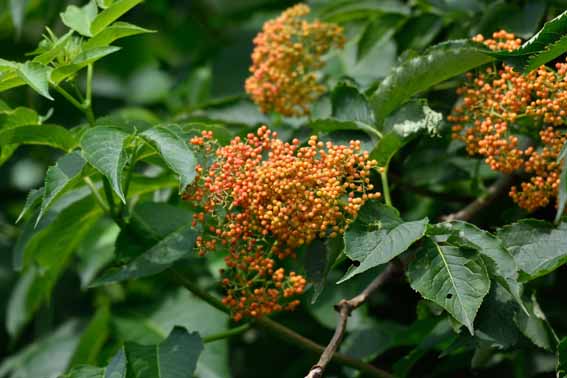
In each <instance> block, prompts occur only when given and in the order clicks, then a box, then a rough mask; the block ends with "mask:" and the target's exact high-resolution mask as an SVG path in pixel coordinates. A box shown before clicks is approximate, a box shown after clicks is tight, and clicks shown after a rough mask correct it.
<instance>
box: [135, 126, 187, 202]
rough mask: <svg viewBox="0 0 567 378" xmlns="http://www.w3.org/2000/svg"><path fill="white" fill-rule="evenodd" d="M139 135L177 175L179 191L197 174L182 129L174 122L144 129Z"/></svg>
mask: <svg viewBox="0 0 567 378" xmlns="http://www.w3.org/2000/svg"><path fill="white" fill-rule="evenodd" d="M141 136H142V137H143V138H145V139H146V140H147V141H148V142H150V143H151V144H152V145H153V146H154V147H155V148H156V149H157V150H158V152H159V153H160V155H161V157H162V158H163V160H164V161H165V162H166V164H167V165H168V167H169V168H171V170H173V172H175V173H176V174H177V175H179V181H180V187H179V191H180V192H181V191H183V190H185V188H186V187H187V186H188V185H190V184H191V183H192V182H193V180H194V179H195V177H196V175H197V172H196V170H195V168H196V166H197V159H196V158H195V154H194V153H193V151H192V150H191V149H190V148H189V143H188V141H187V138H186V136H185V135H184V132H183V129H182V128H181V127H180V126H178V125H175V124H171V125H163V126H156V127H153V128H151V129H149V130H146V131H144V132H143V133H142V134H141Z"/></svg>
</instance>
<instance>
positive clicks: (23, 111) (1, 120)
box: [0, 106, 41, 129]
mask: <svg viewBox="0 0 567 378" xmlns="http://www.w3.org/2000/svg"><path fill="white" fill-rule="evenodd" d="M39 124H41V119H40V117H39V115H38V114H37V113H36V112H35V110H33V109H30V108H25V107H23V106H19V107H17V108H15V109H9V108H8V109H5V110H1V111H0V129H4V128H11V127H18V126H26V125H39Z"/></svg>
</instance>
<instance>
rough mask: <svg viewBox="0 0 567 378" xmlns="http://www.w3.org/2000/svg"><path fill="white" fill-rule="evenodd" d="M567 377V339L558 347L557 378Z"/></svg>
mask: <svg viewBox="0 0 567 378" xmlns="http://www.w3.org/2000/svg"><path fill="white" fill-rule="evenodd" d="M565 377H567V337H565V338H563V340H561V342H560V343H559V345H558V346H557V378H565Z"/></svg>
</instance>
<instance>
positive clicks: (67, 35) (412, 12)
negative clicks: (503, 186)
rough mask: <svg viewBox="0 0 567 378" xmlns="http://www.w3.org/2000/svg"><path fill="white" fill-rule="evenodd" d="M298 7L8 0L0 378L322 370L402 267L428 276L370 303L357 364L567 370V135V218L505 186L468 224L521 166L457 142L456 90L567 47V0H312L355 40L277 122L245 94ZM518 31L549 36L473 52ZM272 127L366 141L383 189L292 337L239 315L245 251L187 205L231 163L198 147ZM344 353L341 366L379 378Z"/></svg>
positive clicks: (317, 245) (416, 370) (0, 73)
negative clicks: (329, 350)
mask: <svg viewBox="0 0 567 378" xmlns="http://www.w3.org/2000/svg"><path fill="white" fill-rule="evenodd" d="M290 5H292V3H290V2H287V1H268V0H259V1H254V2H239V1H228V0H218V1H214V2H210V1H203V0H198V1H194V2H186V1H180V0H155V1H153V0H152V1H146V2H142V1H141V0H90V1H86V0H85V1H79V2H67V1H63V0H61V1H46V0H29V1H21V0H5V1H2V0H0V40H1V41H2V43H3V46H5V48H4V49H3V50H2V51H3V52H2V57H1V59H0V96H2V100H0V170H1V174H2V177H4V178H5V180H3V181H2V182H1V183H0V191H1V194H2V196H3V197H2V198H3V199H2V202H1V205H0V252H1V254H0V256H3V257H2V258H0V293H2V294H3V298H4V299H1V300H0V302H1V303H2V304H3V308H5V311H4V313H3V314H2V315H0V319H1V320H2V322H3V324H4V325H5V327H4V330H3V331H1V332H0V335H1V336H3V340H4V339H5V340H6V342H5V343H3V345H2V346H0V378H43V377H50V378H59V377H61V378H185V377H187V378H191V377H194V376H196V377H198V378H217V377H218V378H226V377H234V378H244V377H246V378H265V377H266V376H273V377H282V378H287V377H300V376H305V375H306V374H307V372H308V371H309V369H310V368H311V367H312V366H313V364H314V363H316V361H317V359H318V355H317V353H315V354H313V355H311V354H308V353H302V352H301V351H300V350H299V349H296V348H297V345H303V347H305V348H307V349H308V350H313V349H314V347H313V344H312V343H313V342H317V343H321V344H322V345H324V344H326V343H327V342H328V340H329V339H330V337H331V335H332V332H333V330H334V329H335V326H336V324H337V315H336V311H335V309H334V308H333V306H334V305H336V304H337V303H338V302H339V301H341V300H342V299H350V298H353V297H355V296H356V295H358V294H360V293H361V292H362V291H363V289H365V288H366V287H367V285H368V284H369V283H370V282H372V281H373V280H374V279H375V278H376V277H377V276H378V275H379V274H381V273H383V272H388V271H389V270H388V269H389V268H388V267H392V266H395V267H397V269H399V270H403V271H404V274H397V275H396V274H394V275H392V277H390V279H389V280H388V281H387V282H384V283H383V284H382V286H381V287H380V289H379V290H378V291H376V292H374V293H372V295H370V297H369V298H368V299H367V300H366V301H365V302H364V303H363V304H362V305H361V306H360V307H358V308H357V309H355V310H353V311H352V313H351V314H350V316H349V318H348V324H347V326H346V333H345V335H344V339H343V342H342V344H341V345H340V346H339V348H338V350H339V351H340V352H341V353H343V354H345V355H348V356H351V357H352V358H355V359H356V361H358V362H359V363H369V364H373V365H375V366H379V367H380V368H383V369H385V370H387V371H389V372H392V374H394V375H395V376H396V377H413V376H420V377H440V378H443V377H455V376H459V377H460V376H463V377H468V376H473V375H481V376H484V375H486V376H493V375H496V376H498V375H500V376H503V377H504V376H506V377H508V376H516V377H526V378H527V377H536V376H537V377H543V376H549V377H551V376H557V377H560V378H563V377H567V373H566V370H567V367H566V366H567V341H566V339H565V338H564V336H565V334H566V333H567V322H566V321H565V319H566V317H565V311H567V309H566V308H565V303H564V302H565V301H564V299H563V298H564V292H563V291H564V287H565V284H566V282H565V277H564V276H565V263H566V262H567V223H566V221H565V218H564V212H565V204H566V202H567V177H566V176H567V156H566V155H567V154H566V151H567V150H566V148H565V147H564V148H563V151H562V153H561V155H560V156H559V160H558V162H559V164H562V165H563V167H562V170H561V180H560V187H559V190H558V193H559V194H558V206H557V209H555V208H553V207H552V206H551V207H550V208H547V209H544V210H542V211H541V212H538V213H535V214H532V215H531V217H532V218H527V217H528V215H526V214H525V213H523V212H521V211H520V210H518V209H517V207H515V206H514V205H513V204H512V203H511V202H510V201H508V200H507V199H506V198H507V197H506V193H501V194H500V195H499V196H497V198H496V199H495V200H494V201H492V202H490V205H489V206H484V205H481V208H480V210H479V211H478V212H475V213H474V214H472V215H471V216H468V215H467V216H466V217H464V218H466V219H467V222H464V221H460V220H447V221H445V220H444V219H454V217H453V218H452V217H449V218H444V216H445V215H447V214H450V213H455V212H457V211H459V210H462V209H463V208H464V209H467V205H468V204H469V203H471V202H473V201H475V200H478V199H479V198H481V199H482V198H484V199H486V194H487V193H489V192H490V191H489V190H487V188H488V187H489V186H490V185H491V184H492V182H493V181H494V180H495V179H497V174H495V173H494V172H491V171H490V170H489V169H488V167H487V166H486V164H484V162H482V161H479V160H477V159H474V158H471V157H468V156H467V155H466V153H465V151H464V148H463V145H462V144H461V143H460V142H456V141H451V139H450V134H451V131H450V130H449V127H447V124H446V122H444V119H446V116H447V115H448V114H449V113H450V112H451V109H452V107H453V106H454V105H455V104H458V103H459V101H460V100H459V99H458V98H457V96H456V95H455V93H454V92H455V91H454V90H455V87H457V86H458V85H459V84H460V82H461V80H462V78H463V74H464V73H466V72H467V71H471V70H475V69H477V68H481V69H483V68H485V67H486V65H489V66H491V65H494V66H495V67H497V66H498V65H499V64H500V62H501V61H504V62H506V63H507V64H512V65H514V66H515V67H517V69H521V70H523V71H526V72H527V71H530V70H532V69H535V68H537V67H539V66H540V65H543V64H546V65H549V66H551V65H552V64H553V62H554V61H556V60H557V59H562V58H561V56H562V55H563V54H564V52H565V51H566V50H567V16H566V13H565V12H564V7H565V2H563V1H551V0H550V1H541V2H538V1H525V2H513V1H498V2H490V1H484V0H468V1H460V2H459V1H457V2H456V1H437V0H419V1H413V2H404V1H398V0H387V1H366V0H365V1H358V0H333V1H319V0H316V1H312V2H310V5H311V8H312V14H311V15H310V17H311V18H319V19H321V20H322V21H325V22H335V23H338V24H340V26H341V27H343V28H344V31H345V36H346V39H347V45H346V47H345V49H344V51H335V52H333V53H331V54H329V56H328V57H327V58H328V64H327V65H326V67H324V69H322V71H321V75H320V77H319V79H320V80H321V82H322V83H323V84H325V85H326V87H327V88H328V89H329V92H328V93H327V94H325V95H324V96H322V97H321V98H320V99H319V100H318V101H317V103H316V104H315V105H314V106H313V112H312V115H311V117H305V118H300V119H290V118H285V117H281V116H280V115H278V114H262V113H260V112H259V110H258V109H257V108H256V106H255V105H254V104H253V103H252V102H251V101H250V100H249V99H248V98H247V97H246V95H245V93H244V89H243V83H244V81H245V79H246V77H247V76H248V74H249V72H248V70H247V67H248V65H249V63H250V53H251V50H250V48H251V46H252V40H253V38H254V35H255V34H256V33H257V32H258V31H259V29H260V27H261V24H262V22H263V21H265V20H266V19H268V18H273V17H275V16H276V14H277V13H279V12H280V11H281V10H283V9H285V8H286V7H288V6H290ZM546 21H547V22H546ZM137 24H140V25H144V26H145V27H141V26H138V25H137ZM39 26H41V28H39ZM43 26H47V27H48V28H46V29H43ZM146 27H147V28H146ZM501 28H507V29H508V30H510V31H513V32H515V33H517V35H520V36H521V37H522V38H526V39H527V41H526V42H525V43H524V44H523V45H522V47H521V48H520V49H518V50H516V51H513V52H493V51H490V50H488V49H487V48H486V47H484V46H483V45H481V44H477V43H473V42H471V41H470V37H471V36H473V35H474V34H476V33H478V32H481V33H484V34H485V35H487V36H488V34H489V33H490V32H492V31H495V30H499V29H501ZM153 29H155V32H154V30H153ZM126 37H133V38H126ZM40 40H41V42H39V43H38V41H40ZM261 124H267V125H268V126H269V127H270V128H271V129H272V130H274V131H277V132H278V134H279V137H280V138H281V139H282V140H284V141H291V140H292V139H294V138H297V139H298V140H299V141H300V144H303V143H305V142H306V141H307V139H308V138H309V136H310V135H311V134H317V135H318V136H319V138H320V140H322V141H333V143H336V144H345V143H346V144H348V142H349V141H350V140H355V139H358V140H360V141H361V144H362V147H363V149H364V150H367V151H368V154H369V156H370V158H372V159H375V160H376V161H377V163H378V164H377V165H378V166H377V169H373V170H372V174H371V175H370V177H368V178H367V179H368V181H369V183H372V185H373V186H374V187H375V188H377V190H379V191H381V192H382V198H380V199H372V200H369V201H367V202H366V203H365V205H364V206H363V207H362V208H361V209H360V212H359V214H358V216H357V217H356V219H354V220H353V222H352V223H351V224H349V227H348V228H347V230H346V232H345V233H344V235H339V236H338V237H336V238H332V239H316V240H315V241H314V242H312V243H311V244H310V245H307V246H302V247H301V248H299V249H298V250H297V251H296V252H297V255H298V256H297V259H289V261H287V260H286V261H285V262H284V263H283V266H284V267H285V269H286V271H288V272H289V271H295V272H297V273H298V274H301V275H303V276H304V277H306V279H307V280H308V284H309V285H308V287H307V288H306V290H305V291H306V292H305V294H304V295H303V296H301V297H299V298H300V299H301V301H302V305H301V306H300V308H299V309H298V310H297V311H296V312H294V313H291V314H290V313H287V312H285V313H282V314H280V315H278V316H274V317H273V321H274V322H277V323H268V324H271V326H269V327H266V326H265V324H264V325H262V320H259V321H251V322H250V324H248V323H247V322H248V321H250V320H249V319H244V320H242V321H241V322H239V323H238V322H234V321H232V320H231V318H230V314H228V313H225V312H224V311H225V310H226V308H224V307H223V305H222V303H221V304H219V300H218V299H217V298H220V297H221V296H222V295H223V294H224V292H223V291H222V288H221V287H220V285H219V284H218V282H219V280H220V279H221V278H220V277H221V275H220V273H219V269H222V268H225V262H224V257H225V256H226V249H228V248H227V247H220V248H219V249H220V250H219V251H216V252H214V253H209V254H208V255H207V256H204V257H201V256H198V255H197V254H196V253H195V245H196V244H197V243H200V240H199V237H200V236H201V235H202V234H203V232H204V231H209V232H214V231H215V229H214V228H211V226H213V225H215V222H214V219H213V218H212V217H211V216H212V214H206V215H207V218H206V221H205V225H203V226H202V225H200V223H197V222H195V219H198V218H199V217H200V213H201V212H202V211H203V209H201V208H200V207H199V205H198V204H195V203H190V202H186V201H184V200H183V195H184V194H185V193H188V194H191V193H193V190H194V187H193V186H192V184H194V183H195V180H197V179H198V178H199V175H198V172H197V170H196V168H197V166H198V165H201V166H204V167H207V166H208V165H209V164H211V162H212V161H211V159H212V156H211V155H206V154H204V153H203V150H202V149H201V148H196V147H195V146H194V145H192V144H190V143H189V140H190V139H191V138H192V137H195V136H200V135H201V133H202V131H212V132H213V133H214V137H215V140H216V141H217V142H218V144H219V145H220V146H224V145H227V144H229V143H230V142H231V140H232V139H233V138H234V137H236V136H238V137H240V138H246V136H247V134H248V133H251V132H255V130H256V128H257V126H259V125H261ZM529 127H534V128H536V127H539V126H538V125H536V124H534V125H529ZM534 130H535V129H534ZM534 132H535V131H534ZM35 171H39V174H38V173H35V174H34V172H35ZM205 175H206V173H205ZM203 177H205V178H206V176H203ZM513 179H514V180H515V179H516V178H513ZM388 181H389V182H388ZM388 189H390V190H389V191H388ZM318 195H319V194H317V196H318ZM338 200H339V201H346V200H347V199H346V198H340V199H338ZM483 201H484V200H483ZM481 202H482V201H481ZM227 205H229V204H227ZM237 210H241V209H240V208H238V209H237ZM308 210H309V209H307V211H308ZM456 214H460V213H456ZM217 215H219V214H217ZM222 215H223V214H220V216H222ZM459 217H460V216H457V218H459ZM464 218H463V219H464ZM552 221H554V223H552ZM16 223H17V224H16ZM290 227H291V226H290ZM269 237H270V236H269V235H268V236H267V237H266V238H267V239H269ZM219 244H220V245H222V243H220V242H219ZM273 258H274V259H275V260H276V265H278V266H279V264H280V263H281V262H280V261H279V259H277V258H276V257H273ZM266 277H267V278H268V279H269V278H270V277H269V276H266ZM255 279H258V278H255ZM261 279H266V278H261ZM182 283H183V284H182ZM183 286H185V287H186V288H189V289H191V288H192V287H193V291H194V292H195V295H193V294H191V293H189V291H187V290H186V289H185V288H184V287H183ZM194 287H197V288H200V290H201V291H200V292H199V291H196V290H194ZM203 292H204V293H205V294H203ZM209 295H210V296H209ZM274 324H275V326H274ZM270 327H272V328H270ZM278 327H279V328H278ZM286 327H287V328H286ZM274 329H276V331H275V334H274V333H270V332H269V331H270V330H271V332H274ZM282 330H283V331H282ZM293 332H297V333H298V334H301V336H300V337H299V340H300V341H297V340H298V337H297V335H295V334H294V333H293ZM276 336H280V337H281V339H280V338H277V337H276ZM302 337H304V338H307V339H310V340H313V341H310V340H308V341H305V339H304V338H302ZM229 338H230V339H229ZM288 343H290V344H288ZM294 343H296V344H294ZM343 357H344V356H343ZM347 359H348V357H347ZM343 362H344V360H343ZM343 362H341V361H335V362H333V364H331V365H329V366H328V367H327V370H326V372H325V376H328V377H331V376H336V377H341V378H343V377H356V376H360V375H363V376H366V375H368V376H372V373H368V371H367V372H365V373H361V371H359V370H357V369H354V368H353V366H355V367H356V366H357V365H356V364H355V365H352V364H350V365H349V364H348V363H346V364H345V363H343ZM364 374H366V375H364Z"/></svg>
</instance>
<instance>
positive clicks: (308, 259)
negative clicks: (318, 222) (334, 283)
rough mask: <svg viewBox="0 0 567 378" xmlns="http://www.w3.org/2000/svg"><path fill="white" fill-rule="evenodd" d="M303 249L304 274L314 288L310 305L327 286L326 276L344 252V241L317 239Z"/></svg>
mask: <svg viewBox="0 0 567 378" xmlns="http://www.w3.org/2000/svg"><path fill="white" fill-rule="evenodd" d="M303 249H305V251H304V252H305V253H304V254H303V256H305V257H304V262H303V265H304V267H305V274H306V277H307V280H308V281H309V282H310V283H311V284H313V288H314V292H313V297H312V298H311V303H315V302H316V301H317V298H319V296H320V295H321V293H322V292H323V289H324V288H325V285H326V284H327V275H328V274H329V271H330V269H331V267H332V266H333V263H334V262H335V260H336V259H337V257H338V256H339V255H340V254H341V253H342V252H343V250H344V241H343V240H342V239H341V238H333V239H326V240H325V241H322V240H319V239H317V240H315V241H314V242H313V243H311V244H310V245H309V246H306V247H304V248H303Z"/></svg>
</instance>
